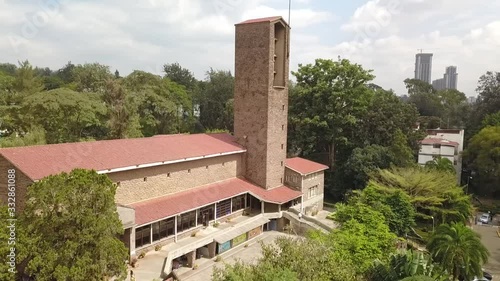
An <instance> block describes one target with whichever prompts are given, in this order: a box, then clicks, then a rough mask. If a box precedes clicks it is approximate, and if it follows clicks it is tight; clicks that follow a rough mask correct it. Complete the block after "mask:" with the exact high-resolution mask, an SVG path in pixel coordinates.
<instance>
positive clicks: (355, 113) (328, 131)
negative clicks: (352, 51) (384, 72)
mask: <svg viewBox="0 0 500 281" xmlns="http://www.w3.org/2000/svg"><path fill="white" fill-rule="evenodd" d="M292 73H293V75H295V77H296V78H297V84H296V86H295V89H294V90H293V91H292V92H291V94H293V96H291V97H290V108H289V112H290V115H289V116H290V118H289V123H290V124H291V126H290V129H291V130H295V131H299V130H305V131H307V138H305V139H301V140H298V141H293V142H292V143H294V144H301V146H304V147H314V148H315V150H316V151H318V152H322V153H326V154H327V155H328V159H329V164H330V166H331V167H332V168H333V166H334V163H335V162H336V160H337V152H338V151H341V148H342V147H346V146H347V147H349V146H350V145H351V143H352V142H353V141H355V138H354V132H355V131H356V129H357V127H358V125H359V124H360V122H361V119H362V117H363V116H364V115H365V113H366V110H367V107H368V105H369V104H370V101H371V98H372V95H373V91H372V90H371V89H370V88H368V87H367V86H366V84H367V83H369V82H370V81H371V80H373V78H374V76H373V75H372V74H371V70H365V69H363V67H362V66H361V65H358V64H353V63H351V62H350V61H349V60H346V59H343V60H341V61H333V60H326V59H317V60H316V61H315V63H314V64H307V65H299V69H298V70H297V71H296V72H292ZM289 133H291V134H292V135H293V134H294V131H291V132H289ZM298 136H300V135H298ZM302 144H303V145H302ZM306 153H307V152H306ZM349 154H350V152H348V153H345V155H344V159H346V158H347V157H348V156H349Z"/></svg>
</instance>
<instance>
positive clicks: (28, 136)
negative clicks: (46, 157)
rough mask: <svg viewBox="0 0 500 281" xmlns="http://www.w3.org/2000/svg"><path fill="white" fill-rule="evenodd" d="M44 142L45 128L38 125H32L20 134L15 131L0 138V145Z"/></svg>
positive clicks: (25, 144)
mask: <svg viewBox="0 0 500 281" xmlns="http://www.w3.org/2000/svg"><path fill="white" fill-rule="evenodd" d="M46 143H47V142H46V141H45V130H44V129H43V128H40V127H32V128H30V130H29V131H28V132H26V133H25V134H24V135H22V136H18V135H17V134H16V133H13V134H11V135H10V136H7V137H2V138H1V139H0V147H15V146H27V145H39V144H46Z"/></svg>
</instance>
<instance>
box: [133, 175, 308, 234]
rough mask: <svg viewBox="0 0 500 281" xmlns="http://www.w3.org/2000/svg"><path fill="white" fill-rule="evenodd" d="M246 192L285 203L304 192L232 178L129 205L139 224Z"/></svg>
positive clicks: (263, 198)
mask: <svg viewBox="0 0 500 281" xmlns="http://www.w3.org/2000/svg"><path fill="white" fill-rule="evenodd" d="M245 193H249V194H251V195H253V196H254V197H256V198H258V199H260V200H262V201H265V202H269V203H275V204H283V203H286V202H288V201H291V200H293V199H296V198H298V197H300V196H301V195H302V192H300V191H297V190H294V189H291V188H289V187H287V186H280V187H276V188H273V189H270V190H265V189H263V188H261V187H259V186H256V185H254V184H252V183H250V182H248V181H246V180H243V179H240V178H232V179H228V180H225V181H220V182H216V183H212V184H208V185H204V186H200V187H197V188H192V189H189V190H186V191H182V192H178V193H174V194H170V195H166V196H163V197H159V198H155V199H151V200H147V201H142V202H138V203H134V204H130V205H129V206H130V207H132V208H134V209H135V223H136V224H137V225H138V226H140V225H143V224H146V223H149V222H154V221H157V220H161V219H163V218H166V217H170V216H173V215H177V214H181V213H184V212H187V211H190V210H195V209H197V208H199V207H201V206H205V205H209V204H212V203H215V202H218V201H221V200H224V199H228V198H231V197H234V196H237V195H240V194H245Z"/></svg>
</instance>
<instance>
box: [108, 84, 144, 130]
mask: <svg viewBox="0 0 500 281" xmlns="http://www.w3.org/2000/svg"><path fill="white" fill-rule="evenodd" d="M103 99H104V102H105V103H106V106H107V108H108V116H109V119H108V121H107V126H108V129H109V133H108V137H109V138H111V139H122V138H126V137H139V136H141V135H142V134H141V132H140V128H139V126H140V125H139V118H138V115H137V113H136V111H135V108H134V106H133V101H132V99H131V98H130V97H129V95H128V94H127V92H126V90H125V89H124V88H123V87H122V85H121V84H119V82H117V81H116V80H108V81H107V82H106V89H105V91H104V94H103Z"/></svg>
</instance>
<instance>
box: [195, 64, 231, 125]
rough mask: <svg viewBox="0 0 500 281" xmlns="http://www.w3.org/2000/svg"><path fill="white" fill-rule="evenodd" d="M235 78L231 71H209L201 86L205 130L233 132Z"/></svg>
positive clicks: (201, 115)
mask: <svg viewBox="0 0 500 281" xmlns="http://www.w3.org/2000/svg"><path fill="white" fill-rule="evenodd" d="M233 96H234V76H233V75H232V74H231V72H230V71H224V70H214V69H210V70H209V71H207V74H206V79H205V81H203V83H202V84H201V93H200V123H201V125H202V126H203V128H204V129H205V130H213V129H223V130H229V131H230V132H232V131H233V122H234V112H233Z"/></svg>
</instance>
